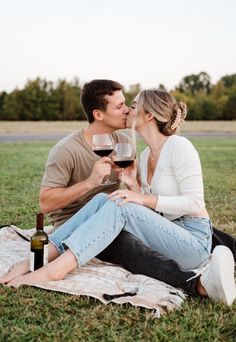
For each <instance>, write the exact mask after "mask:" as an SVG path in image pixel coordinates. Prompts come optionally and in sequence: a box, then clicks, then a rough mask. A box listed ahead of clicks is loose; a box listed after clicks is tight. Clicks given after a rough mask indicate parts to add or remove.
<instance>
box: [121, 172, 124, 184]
mask: <svg viewBox="0 0 236 342" xmlns="http://www.w3.org/2000/svg"><path fill="white" fill-rule="evenodd" d="M124 171H125V169H122V171H121V186H122V187H123V186H124Z"/></svg>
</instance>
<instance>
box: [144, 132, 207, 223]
mask: <svg viewBox="0 0 236 342" xmlns="http://www.w3.org/2000/svg"><path fill="white" fill-rule="evenodd" d="M149 153H150V149H149V147H147V148H146V149H145V150H144V151H143V152H142V153H141V155H140V169H141V181H142V188H143V191H144V193H146V194H152V195H157V196H158V201H157V206H156V209H155V210H156V211H159V212H162V213H163V214H164V216H165V217H166V218H168V219H169V220H171V221H173V220H174V219H176V218H178V217H181V216H183V215H191V216H194V215H196V214H197V213H198V212H199V211H201V210H202V209H203V208H204V207H205V203H204V191H203V180H202V170H201V163H200V160H199V155H198V152H197V151H196V149H195V148H194V146H193V145H192V143H191V142H190V141H189V140H188V139H186V138H184V137H181V136H177V135H172V136H170V137H169V138H168V139H167V141H166V142H165V144H164V146H163V148H162V150H161V153H160V157H159V160H158V163H157V165H156V169H155V172H154V174H153V178H152V181H151V184H150V185H149V184H148V182H147V164H148V157H149Z"/></svg>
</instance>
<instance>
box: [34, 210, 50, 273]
mask: <svg viewBox="0 0 236 342" xmlns="http://www.w3.org/2000/svg"><path fill="white" fill-rule="evenodd" d="M43 220H44V215H43V213H39V214H37V219H36V232H35V233H34V234H33V235H32V237H31V240H30V271H31V272H33V271H36V270H37V269H38V268H40V267H43V266H44V265H46V264H47V263H48V235H47V234H46V233H45V232H44V230H43Z"/></svg>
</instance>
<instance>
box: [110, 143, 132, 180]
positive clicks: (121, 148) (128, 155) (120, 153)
mask: <svg viewBox="0 0 236 342" xmlns="http://www.w3.org/2000/svg"><path fill="white" fill-rule="evenodd" d="M134 159H135V150H134V147H133V145H132V144H130V143H117V144H115V147H114V155H113V163H114V164H115V165H116V166H119V167H120V168H121V169H122V171H121V187H123V186H124V181H123V179H124V171H125V168H126V167H128V166H130V165H132V164H133V162H134Z"/></svg>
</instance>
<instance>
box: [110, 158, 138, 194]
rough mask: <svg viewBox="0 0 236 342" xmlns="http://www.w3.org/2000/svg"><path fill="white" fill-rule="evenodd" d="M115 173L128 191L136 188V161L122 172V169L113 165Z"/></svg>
mask: <svg viewBox="0 0 236 342" xmlns="http://www.w3.org/2000/svg"><path fill="white" fill-rule="evenodd" d="M113 167H114V170H115V172H117V173H118V178H119V180H120V181H122V182H123V183H124V184H125V185H127V187H128V188H129V189H133V188H134V189H136V188H137V161H136V160H134V162H133V163H132V165H130V166H128V167H126V168H125V169H124V172H123V177H122V169H121V168H120V167H118V166H116V165H115V164H114V165H113Z"/></svg>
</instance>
